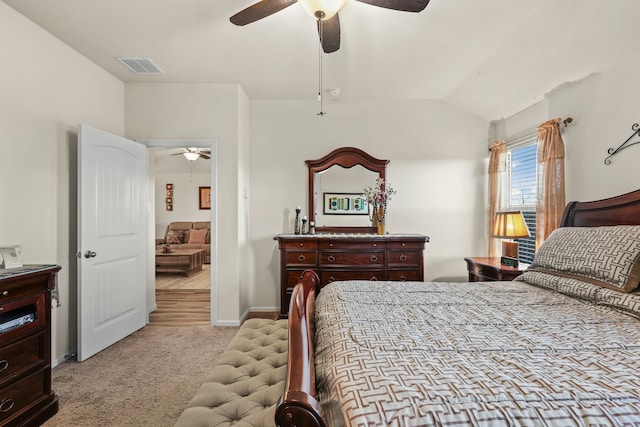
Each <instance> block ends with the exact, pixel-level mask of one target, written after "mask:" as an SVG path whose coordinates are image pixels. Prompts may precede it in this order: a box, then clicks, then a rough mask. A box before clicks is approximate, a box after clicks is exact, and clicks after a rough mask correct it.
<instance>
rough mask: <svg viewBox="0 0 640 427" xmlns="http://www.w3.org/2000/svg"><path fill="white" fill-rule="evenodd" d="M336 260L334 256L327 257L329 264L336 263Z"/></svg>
mask: <svg viewBox="0 0 640 427" xmlns="http://www.w3.org/2000/svg"><path fill="white" fill-rule="evenodd" d="M335 260H336V257H334V256H333V255H329V256H328V257H327V261H329V262H333V261H335Z"/></svg>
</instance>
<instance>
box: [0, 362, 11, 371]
mask: <svg viewBox="0 0 640 427" xmlns="http://www.w3.org/2000/svg"><path fill="white" fill-rule="evenodd" d="M8 367H9V362H8V361H6V360H4V359H3V360H0V372H2V371H4V370H5V369H7V368H8Z"/></svg>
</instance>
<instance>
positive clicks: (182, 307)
mask: <svg viewBox="0 0 640 427" xmlns="http://www.w3.org/2000/svg"><path fill="white" fill-rule="evenodd" d="M156 304H157V306H158V308H157V310H156V311H154V312H153V313H151V314H150V315H149V322H150V324H151V325H154V326H199V325H209V324H210V323H211V291H210V290H209V289H156Z"/></svg>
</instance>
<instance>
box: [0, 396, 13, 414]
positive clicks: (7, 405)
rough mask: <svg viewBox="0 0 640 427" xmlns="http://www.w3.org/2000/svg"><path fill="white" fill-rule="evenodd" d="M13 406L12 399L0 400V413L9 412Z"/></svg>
mask: <svg viewBox="0 0 640 427" xmlns="http://www.w3.org/2000/svg"><path fill="white" fill-rule="evenodd" d="M14 404H15V402H14V401H13V399H2V402H0V412H9V411H10V410H11V408H13V405H14Z"/></svg>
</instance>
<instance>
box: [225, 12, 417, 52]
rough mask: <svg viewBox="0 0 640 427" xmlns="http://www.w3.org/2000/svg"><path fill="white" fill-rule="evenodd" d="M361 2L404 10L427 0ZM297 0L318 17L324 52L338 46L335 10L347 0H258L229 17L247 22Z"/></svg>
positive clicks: (240, 23) (312, 14)
mask: <svg viewBox="0 0 640 427" xmlns="http://www.w3.org/2000/svg"><path fill="white" fill-rule="evenodd" d="M356 1H359V2H361V3H366V4H370V5H373V6H378V7H384V8H386V9H393V10H400V11H403V12H421V11H422V10H424V8H425V7H427V5H428V4H429V1H430V0H356ZM297 2H300V3H301V4H302V6H303V7H304V8H305V10H306V11H307V12H308V13H309V14H310V15H311V16H313V17H314V18H315V19H316V20H317V24H318V34H319V36H320V43H321V44H322V50H323V51H324V52H325V53H331V52H335V51H336V50H338V49H340V18H339V17H338V11H339V10H340V9H341V8H342V6H344V4H345V3H346V2H347V0H261V1H259V2H258V3H254V4H253V5H251V6H249V7H247V8H246V9H243V10H241V11H240V12H238V13H236V14H235V15H233V16H232V17H231V18H230V21H231V22H232V23H234V24H236V25H247V24H250V23H252V22H255V21H257V20H259V19H262V18H266V17H267V16H269V15H273V14H274V13H276V12H279V11H281V10H282V9H284V8H286V7H289V6H291V5H292V4H294V3H297Z"/></svg>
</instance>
